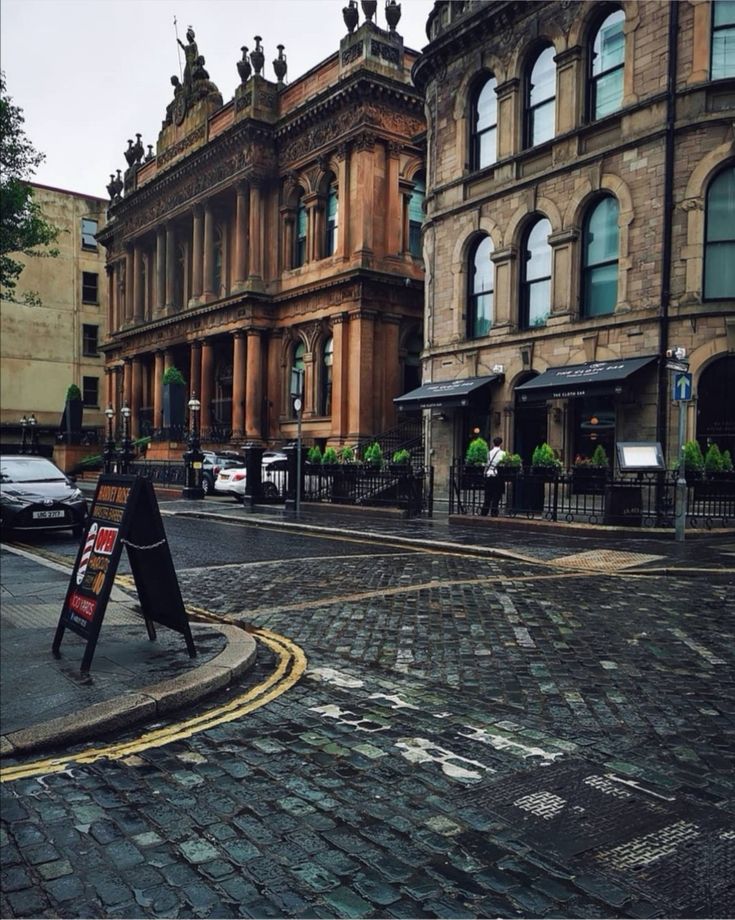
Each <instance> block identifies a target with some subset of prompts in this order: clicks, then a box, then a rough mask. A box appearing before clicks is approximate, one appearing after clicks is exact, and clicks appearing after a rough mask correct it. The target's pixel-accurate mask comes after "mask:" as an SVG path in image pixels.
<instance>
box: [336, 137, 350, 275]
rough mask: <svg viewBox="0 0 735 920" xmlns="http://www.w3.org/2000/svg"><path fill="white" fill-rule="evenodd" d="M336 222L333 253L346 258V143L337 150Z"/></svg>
mask: <svg viewBox="0 0 735 920" xmlns="http://www.w3.org/2000/svg"><path fill="white" fill-rule="evenodd" d="M337 163H338V167H337V173H338V174H337V194H338V196H339V198H338V200H337V215H338V218H337V224H338V226H339V239H338V240H337V251H336V252H335V255H338V256H341V257H342V258H343V259H346V258H347V257H348V256H349V253H350V162H349V151H348V148H347V145H346V144H342V145H341V146H340V148H339V150H338V151H337Z"/></svg>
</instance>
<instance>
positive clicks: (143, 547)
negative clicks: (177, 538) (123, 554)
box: [122, 537, 166, 550]
mask: <svg viewBox="0 0 735 920" xmlns="http://www.w3.org/2000/svg"><path fill="white" fill-rule="evenodd" d="M122 542H123V543H124V544H125V546H129V547H130V548H131V549H141V550H142V549H156V548H157V547H159V546H163V544H164V543H165V542H166V538H165V537H164V538H163V540H159V541H158V543H149V544H148V545H147V546H138V545H137V544H135V543H131V542H130V540H123V541H122Z"/></svg>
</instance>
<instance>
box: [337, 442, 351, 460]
mask: <svg viewBox="0 0 735 920" xmlns="http://www.w3.org/2000/svg"><path fill="white" fill-rule="evenodd" d="M337 460H338V462H339V463H354V462H355V451H354V450H353V449H352V448H351V447H348V446H347V445H346V444H345V446H344V447H340V449H339V453H338V454H337Z"/></svg>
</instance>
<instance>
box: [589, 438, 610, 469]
mask: <svg viewBox="0 0 735 920" xmlns="http://www.w3.org/2000/svg"><path fill="white" fill-rule="evenodd" d="M592 466H593V467H595V468H596V469H598V470H600V469H607V468H608V467H609V466H610V461H609V460H608V459H607V451H606V450H605V448H604V447H603V446H602V444H598V445H597V447H596V448H595V449H594V451H593V452H592Z"/></svg>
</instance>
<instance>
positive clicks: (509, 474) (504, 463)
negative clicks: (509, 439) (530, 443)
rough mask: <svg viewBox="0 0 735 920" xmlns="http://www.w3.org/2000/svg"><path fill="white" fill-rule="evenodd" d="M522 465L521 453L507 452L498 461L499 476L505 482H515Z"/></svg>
mask: <svg viewBox="0 0 735 920" xmlns="http://www.w3.org/2000/svg"><path fill="white" fill-rule="evenodd" d="M522 466H523V460H522V459H521V455H520V454H511V453H507V454H506V455H505V456H504V457H503V459H502V460H501V461H500V462H499V463H498V476H500V477H501V478H502V479H503V480H504V481H505V482H513V481H514V480H515V479H517V478H518V476H519V474H520V472H521V467H522Z"/></svg>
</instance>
